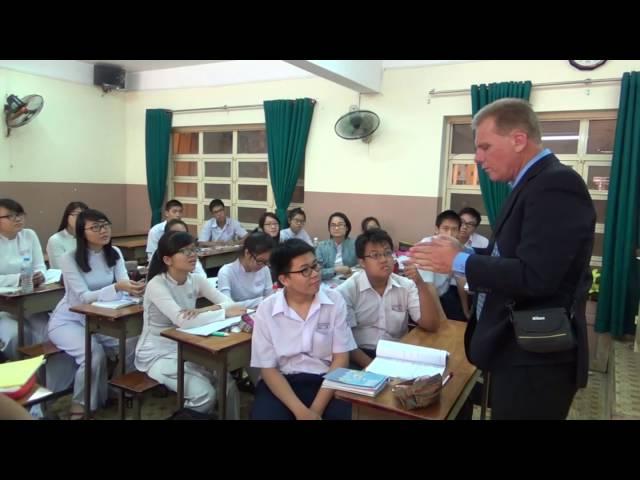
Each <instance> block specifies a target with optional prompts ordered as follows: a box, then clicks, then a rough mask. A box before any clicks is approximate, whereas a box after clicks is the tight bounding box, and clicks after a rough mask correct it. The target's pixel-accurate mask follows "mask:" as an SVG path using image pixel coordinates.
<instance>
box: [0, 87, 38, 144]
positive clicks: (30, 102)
mask: <svg viewBox="0 0 640 480" xmlns="http://www.w3.org/2000/svg"><path fill="white" fill-rule="evenodd" d="M42 107H44V99H43V98H42V97H41V96H40V95H27V96H26V97H23V98H22V99H20V98H18V97H16V96H15V95H9V96H8V97H7V103H5V105H4V120H5V123H6V124H7V137H8V136H9V135H11V129H12V128H18V127H22V126H24V125H26V124H27V123H29V122H30V121H31V120H33V118H34V117H35V116H36V115H38V114H39V113H40V111H41V110H42Z"/></svg>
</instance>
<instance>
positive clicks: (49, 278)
mask: <svg viewBox="0 0 640 480" xmlns="http://www.w3.org/2000/svg"><path fill="white" fill-rule="evenodd" d="M61 277H62V270H58V269H57V268H50V269H49V270H47V273H45V275H44V285H48V284H50V283H57V282H59V281H60V278H61Z"/></svg>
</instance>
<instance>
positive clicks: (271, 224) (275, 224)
mask: <svg viewBox="0 0 640 480" xmlns="http://www.w3.org/2000/svg"><path fill="white" fill-rule="evenodd" d="M279 226H280V224H279V223H277V222H271V223H265V224H264V228H272V227H279Z"/></svg>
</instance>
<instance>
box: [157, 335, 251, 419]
mask: <svg viewBox="0 0 640 480" xmlns="http://www.w3.org/2000/svg"><path fill="white" fill-rule="evenodd" d="M161 335H162V336H163V337H166V338H170V339H171V340H175V341H176V342H178V392H177V393H178V409H181V408H182V406H183V405H184V362H194V363H197V364H198V365H202V366H204V367H205V368H208V369H211V370H214V371H215V372H216V376H217V386H216V389H217V395H218V411H219V413H220V418H226V412H227V409H226V408H227V372H229V371H230V370H236V369H238V368H242V367H246V366H248V365H249V362H250V361H251V334H250V333H245V332H239V333H231V334H229V336H228V337H200V336H197V335H190V334H188V333H183V332H179V331H177V330H176V329H175V328H171V329H168V330H165V331H163V332H162V333H161Z"/></svg>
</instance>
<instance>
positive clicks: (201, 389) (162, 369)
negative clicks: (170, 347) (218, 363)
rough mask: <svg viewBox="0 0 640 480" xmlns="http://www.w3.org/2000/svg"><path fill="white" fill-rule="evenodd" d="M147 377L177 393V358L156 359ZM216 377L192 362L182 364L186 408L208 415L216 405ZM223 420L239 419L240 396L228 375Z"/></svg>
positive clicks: (175, 356)
mask: <svg viewBox="0 0 640 480" xmlns="http://www.w3.org/2000/svg"><path fill="white" fill-rule="evenodd" d="M147 375H149V376H150V377H151V378H153V379H154V380H155V381H156V382H158V383H161V384H163V385H164V386H166V387H167V388H168V389H169V390H172V391H174V392H176V391H177V390H178V356H177V354H170V355H166V356H164V357H161V358H159V359H157V360H156V361H155V362H153V365H151V368H150V369H149V370H148V371H147ZM215 382H216V378H215V375H213V374H212V373H211V372H209V371H208V370H207V369H205V368H204V367H202V366H201V365H197V364H195V363H192V362H185V364H184V399H185V407H187V408H191V409H193V410H195V411H197V412H200V413H211V412H212V411H213V408H214V406H215V402H216V387H215V386H214V385H213V384H214V383H215ZM226 410H227V411H226V418H228V419H230V420H238V419H239V418H240V395H239V392H238V387H237V386H236V383H235V382H234V381H233V379H232V378H231V376H230V375H228V374H227V408H226Z"/></svg>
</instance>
